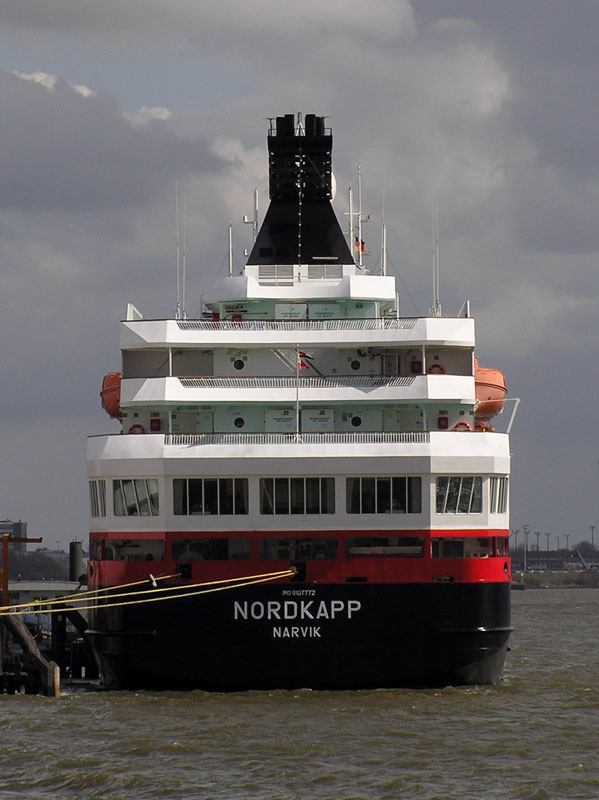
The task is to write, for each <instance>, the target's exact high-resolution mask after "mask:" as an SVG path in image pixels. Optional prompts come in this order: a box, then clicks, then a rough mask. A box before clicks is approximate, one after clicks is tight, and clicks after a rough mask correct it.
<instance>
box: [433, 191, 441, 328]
mask: <svg viewBox="0 0 599 800" xmlns="http://www.w3.org/2000/svg"><path fill="white" fill-rule="evenodd" d="M431 314H432V316H433V317H440V316H441V300H440V272H439V208H438V203H437V188H436V187H435V188H434V189H433V306H432V309H431Z"/></svg>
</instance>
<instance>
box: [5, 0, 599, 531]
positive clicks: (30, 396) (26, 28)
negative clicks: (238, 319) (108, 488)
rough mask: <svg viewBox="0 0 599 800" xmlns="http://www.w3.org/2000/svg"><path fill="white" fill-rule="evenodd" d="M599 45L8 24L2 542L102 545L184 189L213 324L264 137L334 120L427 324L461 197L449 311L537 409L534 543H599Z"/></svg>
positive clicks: (295, 24)
mask: <svg viewBox="0 0 599 800" xmlns="http://www.w3.org/2000/svg"><path fill="white" fill-rule="evenodd" d="M598 34H599V3H597V2H596V0H575V2H572V0H502V2H497V0H412V1H411V2H409V0H369V2H367V3H366V2H362V1H360V2H358V0H327V2H326V3H323V2H322V1H321V0H303V2H301V3H286V2H281V1H280V0H278V1H277V0H253V2H252V3H248V2H245V1H244V2H241V0H201V2H199V0H169V2H168V3H166V2H164V0H144V2H140V0H3V2H2V6H1V8H0V103H1V110H2V126H1V128H0V311H1V313H0V330H1V335H2V342H3V347H2V349H1V357H0V358H1V361H0V364H1V370H2V379H1V383H0V409H1V411H2V414H1V418H0V445H1V447H0V454H1V460H0V518H2V517H8V518H11V519H15V520H16V519H23V520H26V521H27V522H28V523H29V534H30V535H31V536H43V537H44V545H45V546H49V547H55V546H56V543H57V542H60V543H61V544H62V545H66V543H67V542H68V541H70V540H71V539H73V538H80V539H84V540H85V538H86V531H87V514H88V499H87V487H86V478H85V465H84V454H85V437H86V435H87V434H89V433H101V432H105V431H110V430H115V431H116V430H117V425H116V423H114V422H111V421H110V420H109V419H108V418H107V417H106V416H105V415H104V413H103V412H102V411H101V410H100V406H99V388H100V383H101V379H102V376H103V375H104V374H105V373H106V372H108V371H110V370H113V369H118V368H119V366H120V357H119V351H118V322H119V320H120V319H121V318H122V317H123V315H124V312H125V308H126V303H127V302H128V301H131V302H133V303H135V305H136V306H137V307H138V308H140V309H141V311H142V312H143V313H144V315H145V316H146V317H151V316H160V317H164V316H169V315H172V313H173V311H174V305H175V267H174V264H175V221H174V216H175V208H174V194H175V185H178V187H179V192H180V193H184V194H185V197H186V208H187V268H188V312H189V315H190V316H193V315H195V314H197V312H198V309H199V298H200V295H201V293H202V292H203V291H207V290H209V287H210V284H211V281H212V280H213V279H214V277H215V275H216V274H217V273H218V272H219V270H220V271H221V272H222V270H223V269H226V257H227V226H228V224H229V221H233V223H234V226H235V229H234V236H235V246H236V260H237V261H238V263H239V264H241V263H242V262H243V256H242V253H243V249H244V247H247V246H249V245H250V237H251V228H250V227H249V226H244V225H242V224H241V218H242V216H243V215H244V214H251V211H252V208H251V206H252V201H251V194H252V191H253V187H254V186H256V185H257V186H258V187H259V189H260V190H261V196H262V198H263V201H262V211H264V206H265V198H266V187H267V184H266V167H267V162H266V151H265V135H266V126H267V123H266V122H265V118H266V117H269V116H276V115H278V114H283V113H292V112H297V111H302V112H304V113H317V114H323V115H328V117H329V124H330V125H331V126H332V127H333V130H334V133H335V151H334V164H335V173H336V178H337V185H338V187H340V189H342V188H343V189H344V188H345V187H347V186H349V185H350V184H354V185H355V182H356V167H357V165H358V164H360V165H361V169H362V173H363V198H364V199H363V203H364V207H365V208H366V210H368V211H369V212H371V213H372V216H373V218H374V219H376V220H378V219H380V217H381V213H382V209H383V205H384V213H385V219H386V222H387V226H388V231H389V233H388V249H389V264H390V267H391V268H392V269H393V270H394V271H395V273H396V274H397V275H398V277H399V279H400V289H401V298H402V299H401V302H402V313H403V314H404V315H415V314H426V313H427V310H428V307H429V305H430V303H431V284H432V280H431V233H430V231H431V194H432V191H433V187H437V194H438V206H439V231H440V253H441V268H442V277H441V301H442V305H443V311H444V313H447V314H454V313H456V312H457V311H458V309H459V308H460V306H461V304H462V302H463V301H464V300H466V299H469V300H470V301H471V303H472V309H473V312H474V314H475V316H476V318H477V324H478V354H479V358H480V360H481V362H482V363H484V364H486V365H489V366H496V367H498V368H500V369H502V370H503V371H504V372H505V374H506V376H507V380H508V387H509V391H510V394H511V395H512V396H515V397H520V398H521V400H522V403H521V406H520V410H519V413H518V416H517V418H516V422H515V424H514V428H513V431H512V452H513V457H514V458H513V483H512V528H513V529H517V528H519V529H522V527H523V525H525V524H528V525H529V526H530V530H531V531H542V532H545V531H547V532H550V533H551V534H552V540H551V541H552V546H554V545H555V542H556V539H555V535H560V536H561V537H563V535H564V534H566V533H567V534H570V535H571V536H570V544H572V543H573V542H574V541H576V540H580V539H588V538H590V536H589V526H591V525H595V524H597V525H598V526H599V490H598V487H599V476H598V461H597V459H598V458H599V447H598V439H599V437H598V436H597V433H596V428H597V423H596V419H595V417H596V405H597V396H598V395H599V378H598V377H597V369H596V364H595V361H596V357H597V345H598V333H599V325H598V322H597V302H598V299H599V271H598V269H597V256H598V251H599V225H598V223H597V218H598V213H597V212H598V210H599V209H598V205H599V152H598V146H597V130H598V129H599V124H598V123H599V81H598V80H597V75H598V74H599V49H598V48H597V47H596V40H597V35H598ZM343 194H345V192H344V191H343V192H341V191H340V192H339V198H338V203H337V206H336V207H337V211H338V214H339V215H342V214H343V210H344V208H343V197H342V196H341V195H343ZM378 229H379V224H378V222H375V223H372V224H371V228H366V230H365V239H366V242H367V245H370V246H371V247H372V250H373V252H375V253H376V252H377V249H378V247H379V245H378ZM535 541H536V540H535V539H534V537H532V538H531V541H530V543H531V544H533V543H534V542H535ZM545 541H546V540H545V537H543V538H542V541H541V543H542V544H544V542H545ZM595 541H596V543H598V544H599V529H598V531H597V536H596V537H595ZM561 544H562V546H563V545H564V544H565V540H564V539H563V538H562V539H561Z"/></svg>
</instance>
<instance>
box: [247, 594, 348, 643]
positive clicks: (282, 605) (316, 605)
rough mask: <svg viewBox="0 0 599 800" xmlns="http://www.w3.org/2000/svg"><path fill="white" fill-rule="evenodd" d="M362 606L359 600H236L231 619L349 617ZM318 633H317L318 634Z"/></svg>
mask: <svg viewBox="0 0 599 800" xmlns="http://www.w3.org/2000/svg"><path fill="white" fill-rule="evenodd" d="M361 608H362V603H361V602H360V601H359V600H347V601H346V600H330V601H326V600H321V601H320V602H318V601H316V600H284V601H283V602H281V601H279V600H268V601H266V602H262V601H260V600H254V601H253V602H251V603H250V602H248V601H247V600H243V601H241V602H240V601H238V600H236V601H235V603H234V605H233V619H236V620H240V619H242V620H251V619H254V620H261V619H264V620H271V619H278V620H281V619H293V620H295V619H297V620H305V619H338V618H340V617H341V618H343V619H351V618H352V616H353V615H354V614H357V613H358V611H360V609H361ZM318 635H319V634H318Z"/></svg>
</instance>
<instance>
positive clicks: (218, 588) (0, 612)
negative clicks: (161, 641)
mask: <svg viewBox="0 0 599 800" xmlns="http://www.w3.org/2000/svg"><path fill="white" fill-rule="evenodd" d="M291 575H295V569H289V570H284V571H282V572H268V573H263V574H261V575H247V576H244V577H240V578H229V579H226V580H220V581H209V582H205V583H194V584H185V585H183V586H165V587H162V588H156V589H146V590H144V591H140V592H124V593H122V594H116V595H107V596H106V598H105V599H106V600H112V599H113V598H116V597H131V596H135V595H147V594H152V595H156V594H158V593H159V592H171V593H172V592H175V594H170V595H169V596H168V597H150V598H147V599H142V600H124V601H122V602H120V603H106V602H103V600H104V598H99V599H98V602H96V603H94V604H93V605H89V606H80V605H75V604H76V603H77V602H78V597H81V599H82V600H88V599H90V598H89V597H83V596H77V597H76V596H75V595H73V596H72V598H71V603H73V601H74V603H75V604H73V606H72V608H73V609H74V610H75V611H88V610H89V609H96V610H98V609H104V608H117V607H120V606H131V605H141V604H142V603H156V602H162V601H165V600H178V599H180V598H182V597H195V596H196V595H200V594H209V593H210V592H222V591H225V590H226V589H238V588H240V587H241V586H251V585H253V584H257V583H266V582H267V581H274V580H279V579H281V578H287V577H290V576H291ZM151 580H154V579H151ZM155 580H157V579H155ZM235 581H237V582H236V583H234V582H235ZM145 582H146V581H136V583H134V584H123V585H122V586H120V587H110V588H125V587H126V586H127V585H131V586H134V585H136V584H139V583H145ZM221 584H228V585H226V586H223V585H221ZM198 586H201V587H203V588H201V589H199V590H198V591H193V592H190V591H183V590H186V589H187V590H189V589H196V588H197V587H198ZM206 586H209V587H211V588H208V589H206V588H205V587H206ZM99 591H105V590H99ZM86 594H88V593H86ZM89 594H93V592H90V593H89ZM43 602H44V604H46V603H50V602H51V601H43ZM61 602H63V601H61ZM30 605H31V604H30ZM23 606H24V604H22V603H21V604H20V605H18V606H2V607H0V617H12V616H17V615H18V614H23V613H29V614H58V613H63V612H64V609H62V608H51V609H50V608H45V609H40V610H35V611H28V612H24V611H14V610H10V609H14V608H23Z"/></svg>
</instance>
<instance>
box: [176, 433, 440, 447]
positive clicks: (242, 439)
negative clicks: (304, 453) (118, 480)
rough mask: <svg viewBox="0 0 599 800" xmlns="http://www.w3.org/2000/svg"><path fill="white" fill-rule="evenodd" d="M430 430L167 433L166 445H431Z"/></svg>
mask: <svg viewBox="0 0 599 800" xmlns="http://www.w3.org/2000/svg"><path fill="white" fill-rule="evenodd" d="M428 442H430V433H429V432H428V431H411V432H407V433H299V434H296V433H165V434H164V444H165V445H226V444H427V443H428Z"/></svg>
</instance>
